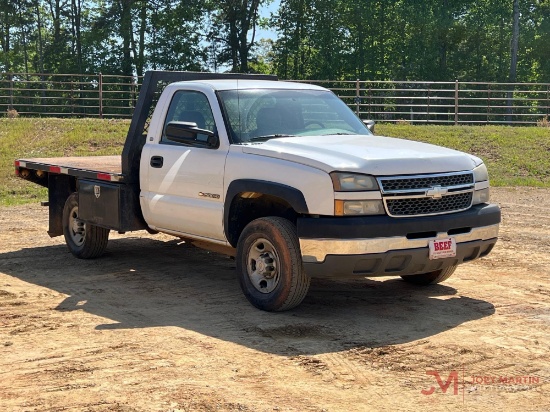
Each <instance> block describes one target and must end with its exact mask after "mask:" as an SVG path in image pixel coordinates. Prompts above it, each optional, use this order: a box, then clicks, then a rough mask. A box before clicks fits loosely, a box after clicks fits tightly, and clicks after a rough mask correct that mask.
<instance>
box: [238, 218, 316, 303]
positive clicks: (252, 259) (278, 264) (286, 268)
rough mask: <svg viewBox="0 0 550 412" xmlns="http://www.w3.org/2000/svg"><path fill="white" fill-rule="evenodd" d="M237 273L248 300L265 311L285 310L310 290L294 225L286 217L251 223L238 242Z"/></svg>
mask: <svg viewBox="0 0 550 412" xmlns="http://www.w3.org/2000/svg"><path fill="white" fill-rule="evenodd" d="M236 266H237V275H238V277H239V283H240V285H241V289H242V291H243V293H244V295H245V296H246V298H247V299H248V301H249V302H250V303H251V304H252V305H254V306H255V307H257V308H258V309H261V310H265V311H284V310H289V309H292V308H294V307H296V306H298V305H299V304H300V303H302V300H304V298H305V296H306V294H307V291H308V289H309V283H310V278H309V276H308V275H307V274H306V273H305V271H304V267H303V264H302V255H301V253H300V245H299V243H298V236H297V235H296V227H295V226H294V225H293V224H292V223H291V222H290V221H288V220H287V219H283V218H280V217H263V218H260V219H256V220H254V221H252V222H250V223H249V224H248V225H247V226H246V227H245V228H244V230H243V232H242V233H241V236H240V237H239V242H238V244H237V258H236Z"/></svg>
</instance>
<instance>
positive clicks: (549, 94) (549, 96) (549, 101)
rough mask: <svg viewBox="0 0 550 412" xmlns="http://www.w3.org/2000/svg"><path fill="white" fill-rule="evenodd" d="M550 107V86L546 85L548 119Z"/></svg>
mask: <svg viewBox="0 0 550 412" xmlns="http://www.w3.org/2000/svg"><path fill="white" fill-rule="evenodd" d="M549 108H550V86H546V120H550V119H548V109H549Z"/></svg>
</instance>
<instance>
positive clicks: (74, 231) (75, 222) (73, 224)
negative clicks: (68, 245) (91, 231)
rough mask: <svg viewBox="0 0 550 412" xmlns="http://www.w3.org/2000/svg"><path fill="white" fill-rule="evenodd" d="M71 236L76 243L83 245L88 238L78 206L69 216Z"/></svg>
mask: <svg viewBox="0 0 550 412" xmlns="http://www.w3.org/2000/svg"><path fill="white" fill-rule="evenodd" d="M69 235H70V236H71V239H72V241H73V242H74V243H76V244H77V245H79V246H80V245H82V244H83V243H84V238H85V236H86V223H84V222H83V221H82V220H80V219H79V218H78V206H75V207H73V209H72V210H71V213H70V215H69Z"/></svg>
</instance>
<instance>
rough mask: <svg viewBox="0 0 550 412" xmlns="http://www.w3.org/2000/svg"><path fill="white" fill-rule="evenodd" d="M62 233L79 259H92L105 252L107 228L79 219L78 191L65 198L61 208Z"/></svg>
mask: <svg viewBox="0 0 550 412" xmlns="http://www.w3.org/2000/svg"><path fill="white" fill-rule="evenodd" d="M63 235H64V236H65V242H66V243H67V247H68V248H69V250H70V251H71V253H72V254H73V255H75V256H76V257H77V258H79V259H93V258H96V257H99V256H101V255H102V254H103V253H104V252H105V249H106V248H107V242H108V240H109V229H104V228H102V227H99V226H95V225H91V224H89V223H84V222H83V221H82V220H80V219H79V215H78V193H77V192H75V193H73V194H71V195H70V196H69V197H68V198H67V201H66V202H65V207H64V208H63Z"/></svg>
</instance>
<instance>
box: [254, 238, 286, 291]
mask: <svg viewBox="0 0 550 412" xmlns="http://www.w3.org/2000/svg"><path fill="white" fill-rule="evenodd" d="M247 260H248V264H247V269H248V270H247V272H248V277H249V279H250V282H251V283H252V285H253V286H254V287H255V288H256V290H258V291H259V292H261V293H270V292H272V291H273V290H274V289H275V288H276V287H277V285H278V284H279V267H280V264H279V256H278V254H277V250H276V249H275V247H274V246H273V244H272V243H271V242H270V241H268V240H267V239H257V240H256V241H254V243H253V244H252V246H251V247H250V250H249V251H248V259H247Z"/></svg>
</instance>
